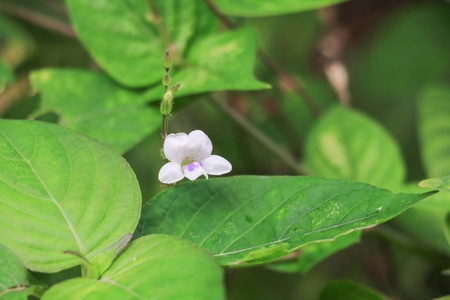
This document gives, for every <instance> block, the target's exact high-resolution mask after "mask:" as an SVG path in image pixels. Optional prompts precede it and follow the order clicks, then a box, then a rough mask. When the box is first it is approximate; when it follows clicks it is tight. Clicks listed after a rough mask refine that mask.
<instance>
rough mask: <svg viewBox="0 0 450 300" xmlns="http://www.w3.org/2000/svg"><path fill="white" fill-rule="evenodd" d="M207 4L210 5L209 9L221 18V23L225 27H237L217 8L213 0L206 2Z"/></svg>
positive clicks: (206, 0)
mask: <svg viewBox="0 0 450 300" xmlns="http://www.w3.org/2000/svg"><path fill="white" fill-rule="evenodd" d="M205 2H206V4H207V5H208V7H209V9H211V11H212V12H213V13H214V14H215V15H216V16H217V18H219V20H220V22H221V23H222V25H223V26H225V27H226V28H228V29H233V28H235V27H236V25H234V24H233V22H231V21H230V19H228V18H227V16H225V15H224V14H223V13H222V12H221V11H220V9H219V8H218V7H217V6H216V4H215V3H214V1H213V0H205Z"/></svg>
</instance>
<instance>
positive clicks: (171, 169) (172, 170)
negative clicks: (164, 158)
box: [158, 162, 184, 184]
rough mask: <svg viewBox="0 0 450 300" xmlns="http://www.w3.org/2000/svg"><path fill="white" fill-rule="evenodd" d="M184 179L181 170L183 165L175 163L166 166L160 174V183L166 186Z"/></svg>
mask: <svg viewBox="0 0 450 300" xmlns="http://www.w3.org/2000/svg"><path fill="white" fill-rule="evenodd" d="M183 178H184V174H183V171H182V170H181V165H180V164H177V163H174V162H168V163H167V164H165V165H164V166H163V167H162V168H161V170H159V174H158V179H159V181H161V182H162V183H165V184H171V183H175V182H177V181H180V180H181V179H183Z"/></svg>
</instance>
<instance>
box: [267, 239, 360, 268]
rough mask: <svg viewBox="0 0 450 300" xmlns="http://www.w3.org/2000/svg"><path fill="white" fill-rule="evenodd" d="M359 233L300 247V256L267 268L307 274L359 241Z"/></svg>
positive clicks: (275, 263)
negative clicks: (328, 258)
mask: <svg viewBox="0 0 450 300" xmlns="http://www.w3.org/2000/svg"><path fill="white" fill-rule="evenodd" d="M360 236H361V232H360V231H353V232H351V233H350V234H347V235H341V236H339V237H337V238H336V239H335V240H334V241H328V242H322V243H315V244H311V245H307V246H305V247H302V248H301V249H300V250H299V251H300V256H299V257H298V258H296V259H294V260H291V261H279V262H274V263H272V264H270V265H269V268H270V269H272V270H276V271H281V272H285V273H303V274H305V273H307V272H308V271H309V270H311V269H312V268H313V267H314V266H316V265H317V264H318V263H319V262H321V261H322V260H324V259H326V258H327V257H329V256H331V255H333V254H335V253H336V252H338V251H340V250H342V249H345V248H347V247H349V246H350V245H353V244H355V243H357V242H358V241H359V238H360Z"/></svg>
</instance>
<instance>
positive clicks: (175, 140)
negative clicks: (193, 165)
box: [164, 133, 189, 164]
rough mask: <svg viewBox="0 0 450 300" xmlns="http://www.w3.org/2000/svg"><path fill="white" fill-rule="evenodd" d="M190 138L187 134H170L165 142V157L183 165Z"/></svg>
mask: <svg viewBox="0 0 450 300" xmlns="http://www.w3.org/2000/svg"><path fill="white" fill-rule="evenodd" d="M188 141H189V138H188V135H187V134H186V133H177V134H173V133H171V134H169V135H168V136H167V137H166V140H165V141H164V155H165V156H166V158H167V159H168V160H170V161H173V162H176V163H179V164H181V162H182V161H183V160H184V158H185V157H186V156H185V148H186V144H187V143H188Z"/></svg>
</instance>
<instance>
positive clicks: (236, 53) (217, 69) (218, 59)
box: [173, 29, 270, 96]
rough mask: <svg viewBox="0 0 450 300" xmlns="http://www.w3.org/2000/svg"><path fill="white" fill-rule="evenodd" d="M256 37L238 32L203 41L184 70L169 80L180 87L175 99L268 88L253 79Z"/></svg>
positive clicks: (192, 53) (247, 30)
mask: <svg viewBox="0 0 450 300" xmlns="http://www.w3.org/2000/svg"><path fill="white" fill-rule="evenodd" d="M256 47H257V39H256V33H255V31H254V30H252V29H242V30H238V31H232V32H227V33H222V34H219V35H213V36H209V37H206V38H203V39H201V40H199V41H197V43H195V44H194V45H192V49H191V50H190V51H189V54H188V56H187V60H188V64H189V65H188V67H187V68H186V69H183V70H182V71H180V72H176V73H175V74H174V76H173V82H175V83H178V82H179V83H181V87H180V90H179V91H178V93H177V96H185V95H192V94H199V93H205V92H211V91H221V90H260V89H267V88H270V85H268V84H266V83H262V82H260V81H258V80H256V79H255V77H254V76H253V67H254V65H255V52H256Z"/></svg>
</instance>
